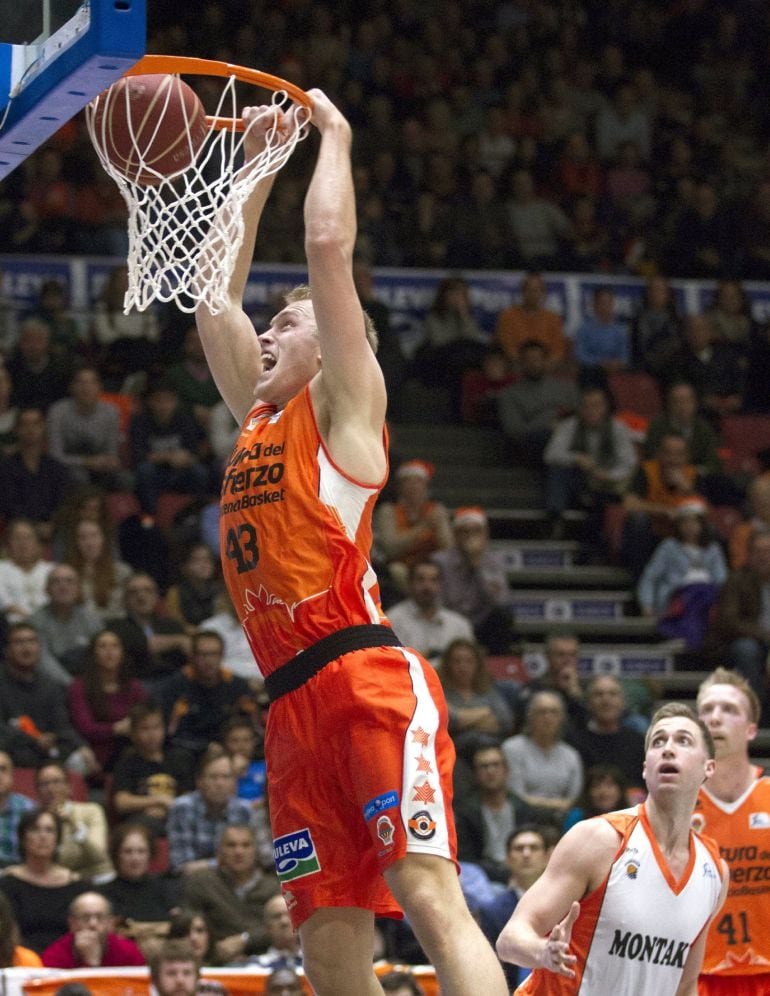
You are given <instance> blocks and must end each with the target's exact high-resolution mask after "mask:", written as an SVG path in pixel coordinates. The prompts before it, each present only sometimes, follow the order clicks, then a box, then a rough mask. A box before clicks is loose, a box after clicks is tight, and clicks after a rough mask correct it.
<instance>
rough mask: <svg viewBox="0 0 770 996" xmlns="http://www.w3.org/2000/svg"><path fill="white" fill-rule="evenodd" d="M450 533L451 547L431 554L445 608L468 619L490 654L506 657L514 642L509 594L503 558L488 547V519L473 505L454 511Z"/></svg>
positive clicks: (482, 511)
mask: <svg viewBox="0 0 770 996" xmlns="http://www.w3.org/2000/svg"><path fill="white" fill-rule="evenodd" d="M452 529H453V533H454V546H452V547H450V548H449V549H447V550H442V551H439V552H438V553H435V554H433V560H434V561H435V562H436V563H437V564H439V565H440V567H441V593H442V600H443V602H444V605H446V606H447V608H449V609H452V610H453V611H454V612H460V613H462V615H464V616H465V617H466V618H467V619H470V621H471V624H472V626H473V632H474V635H475V637H476V640H477V641H478V642H479V643H480V644H481V645H482V646H484V647H486V649H487V650H488V651H489V652H490V653H492V654H505V653H509V652H510V650H511V644H512V643H514V642H515V640H516V634H515V628H514V620H513V612H512V610H511V607H510V600H511V590H510V587H509V585H508V575H507V571H506V568H505V561H504V559H503V554H502V553H501V552H500V551H498V550H493V549H492V548H491V547H490V542H489V521H488V519H487V514H486V512H485V511H484V509H483V508H480V507H479V506H477V505H470V506H466V507H463V508H458V509H457V511H456V512H455V514H454V517H453V519H452Z"/></svg>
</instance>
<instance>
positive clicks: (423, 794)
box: [412, 782, 436, 803]
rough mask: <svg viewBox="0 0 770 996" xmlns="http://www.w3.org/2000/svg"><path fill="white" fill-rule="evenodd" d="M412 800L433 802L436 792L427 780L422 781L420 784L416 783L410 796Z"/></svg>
mask: <svg viewBox="0 0 770 996" xmlns="http://www.w3.org/2000/svg"><path fill="white" fill-rule="evenodd" d="M412 801H413V802H424V803H429V802H435V801H436V793H435V792H434V791H433V789H432V788H431V787H430V785H429V784H428V783H427V782H423V783H422V785H416V786H415V789H414V795H413V796H412Z"/></svg>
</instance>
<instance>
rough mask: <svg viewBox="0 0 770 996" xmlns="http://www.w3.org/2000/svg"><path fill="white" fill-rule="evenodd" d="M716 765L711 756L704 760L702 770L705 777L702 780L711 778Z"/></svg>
mask: <svg viewBox="0 0 770 996" xmlns="http://www.w3.org/2000/svg"><path fill="white" fill-rule="evenodd" d="M716 766H717V762H716V761H715V760H714V758H713V757H710V758H708V760H707V761H706V767H705V772H704V774H705V777H704V779H703V781H704V782H706V781H708V780H709V778H711V776H712V775H713V774H714V771H715V769H716Z"/></svg>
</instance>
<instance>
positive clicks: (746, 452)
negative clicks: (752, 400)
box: [721, 415, 770, 473]
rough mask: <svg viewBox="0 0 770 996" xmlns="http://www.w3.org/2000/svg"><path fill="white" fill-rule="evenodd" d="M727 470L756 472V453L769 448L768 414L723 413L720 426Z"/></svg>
mask: <svg viewBox="0 0 770 996" xmlns="http://www.w3.org/2000/svg"><path fill="white" fill-rule="evenodd" d="M721 434H722V440H723V442H724V444H725V449H726V450H727V454H726V460H725V463H726V464H727V469H728V470H748V471H750V472H752V473H756V472H757V470H758V469H759V468H758V465H757V463H756V455H757V453H760V452H761V451H762V450H765V449H768V448H770V415H725V416H724V417H723V419H722V426H721Z"/></svg>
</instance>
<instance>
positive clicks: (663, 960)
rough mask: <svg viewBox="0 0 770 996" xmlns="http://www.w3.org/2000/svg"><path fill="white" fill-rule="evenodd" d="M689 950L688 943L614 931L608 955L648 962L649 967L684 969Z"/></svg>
mask: <svg viewBox="0 0 770 996" xmlns="http://www.w3.org/2000/svg"><path fill="white" fill-rule="evenodd" d="M689 948H690V945H689V942H688V941H672V940H669V938H668V937H650V935H649V934H632V933H631V931H630V930H627V931H626V932H625V933H623V932H622V931H621V930H618V929H616V930H615V936H614V937H613V938H612V945H611V946H610V950H609V953H610V954H611V955H615V956H616V957H617V958H629V959H631V960H632V961H648V962H650V964H651V965H672V966H673V967H674V968H684V963H685V959H686V957H687V952H688V950H689Z"/></svg>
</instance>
